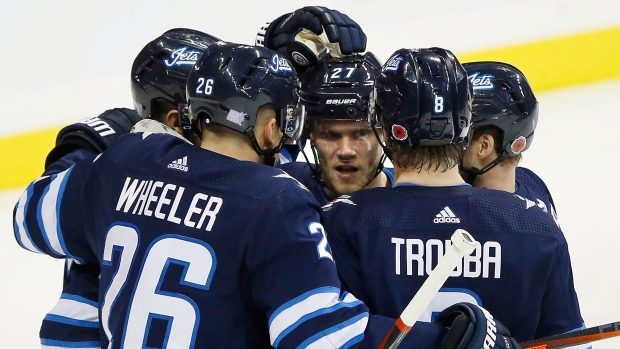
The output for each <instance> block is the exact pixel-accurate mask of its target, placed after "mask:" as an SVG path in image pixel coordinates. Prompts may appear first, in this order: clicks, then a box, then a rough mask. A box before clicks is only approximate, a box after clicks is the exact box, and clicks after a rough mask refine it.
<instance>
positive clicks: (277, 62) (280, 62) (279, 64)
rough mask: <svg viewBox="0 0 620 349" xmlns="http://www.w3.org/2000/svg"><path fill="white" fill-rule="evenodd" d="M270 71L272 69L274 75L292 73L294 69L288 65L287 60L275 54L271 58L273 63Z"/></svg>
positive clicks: (270, 65)
mask: <svg viewBox="0 0 620 349" xmlns="http://www.w3.org/2000/svg"><path fill="white" fill-rule="evenodd" d="M269 69H271V70H272V71H273V72H274V73H279V72H291V71H293V68H291V65H290V64H289V63H288V61H287V60H286V58H284V57H281V56H280V55H277V54H274V55H273V56H272V57H271V63H270V64H269Z"/></svg>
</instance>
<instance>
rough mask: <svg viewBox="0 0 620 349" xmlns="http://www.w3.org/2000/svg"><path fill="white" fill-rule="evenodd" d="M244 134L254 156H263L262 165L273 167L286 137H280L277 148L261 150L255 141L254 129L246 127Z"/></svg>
mask: <svg viewBox="0 0 620 349" xmlns="http://www.w3.org/2000/svg"><path fill="white" fill-rule="evenodd" d="M245 134H246V135H247V136H248V138H249V139H250V142H251V143H252V146H253V147H254V151H255V152H256V154H258V155H261V156H263V164H265V165H267V166H272V167H273V166H275V165H276V156H277V155H278V153H279V152H280V150H282V146H284V138H285V137H286V136H284V135H282V138H280V143H278V145H277V146H275V147H273V148H265V149H261V147H260V145H259V144H258V141H257V140H256V135H255V134H254V127H248V129H247V130H245Z"/></svg>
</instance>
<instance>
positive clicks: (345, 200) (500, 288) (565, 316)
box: [322, 185, 583, 341]
mask: <svg viewBox="0 0 620 349" xmlns="http://www.w3.org/2000/svg"><path fill="white" fill-rule="evenodd" d="M323 210H324V212H323V214H322V222H323V225H324V226H325V229H326V232H327V237H328V240H329V241H330V244H331V246H332V251H333V256H334V259H335V261H336V264H337V266H338V273H339V274H340V277H341V280H342V282H343V285H344V287H345V289H347V290H348V291H350V292H351V293H353V294H354V295H355V296H356V297H358V298H359V299H360V300H362V301H364V302H365V303H366V304H367V305H368V307H369V308H370V310H371V312H372V313H376V314H381V315H386V316H392V317H394V316H398V315H399V314H400V312H401V311H402V310H403V309H404V308H405V306H406V305H407V304H408V302H409V301H410V300H411V298H412V297H413V295H414V294H415V292H416V291H417V290H418V289H419V288H420V287H421V285H422V283H423V282H424V280H425V279H426V277H427V276H428V275H429V274H430V272H431V271H432V269H433V268H434V266H435V265H436V264H437V260H438V258H440V256H443V254H444V251H445V250H446V248H448V246H449V245H450V243H451V242H450V237H451V236H452V234H453V233H454V231H455V230H456V229H457V228H462V229H465V230H467V231H468V232H469V233H471V234H472V236H473V237H474V238H475V239H477V240H478V242H479V245H478V246H477V248H476V250H475V251H474V252H473V253H472V254H471V255H470V256H466V257H465V258H464V261H463V262H462V264H461V265H460V266H459V267H457V268H456V270H455V271H454V272H453V273H452V275H451V277H450V278H449V279H448V280H447V282H446V283H445V285H444V287H443V288H442V290H441V292H439V293H438V294H437V295H436V297H435V298H434V299H433V301H432V303H431V305H430V306H429V307H428V308H427V310H426V312H425V314H424V315H423V317H422V320H423V321H432V319H433V314H436V313H438V312H439V311H441V310H443V309H445V308H446V307H447V306H449V305H452V304H454V303H457V302H463V301H465V302H470V303H477V304H479V305H481V306H484V307H485V308H486V309H487V310H489V311H490V312H491V314H493V316H495V317H497V318H498V319H500V321H502V322H503V323H504V324H505V325H506V326H507V327H508V328H509V329H510V332H511V334H512V335H513V336H514V337H515V338H516V339H517V340H518V341H524V340H529V339H534V338H539V337H543V336H548V335H552V334H558V333H563V332H567V331H570V330H573V329H576V328H581V327H582V325H583V320H582V318H581V315H580V310H579V304H578V301H577V295H576V293H575V289H574V285H573V277H572V269H571V264H570V258H569V253H568V248H567V243H566V241H565V239H564V236H563V235H562V233H561V232H560V230H559V229H558V226H557V225H556V224H555V222H554V220H553V219H552V217H551V216H550V215H549V214H547V213H545V212H543V210H541V209H540V208H539V207H538V206H537V205H528V202H527V200H525V199H521V198H519V197H517V196H515V195H513V194H509V193H505V192H500V191H495V190H489V189H485V188H472V187H471V186H469V185H465V186H454V187H422V186H413V185H397V186H395V187H394V188H374V189H368V190H361V191H359V192H356V193H353V194H351V195H350V196H343V197H340V198H339V199H337V200H335V201H334V202H333V203H331V204H328V205H326V206H324V208H323ZM343 217H346V219H343Z"/></svg>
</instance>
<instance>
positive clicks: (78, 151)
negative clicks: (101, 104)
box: [44, 108, 141, 175]
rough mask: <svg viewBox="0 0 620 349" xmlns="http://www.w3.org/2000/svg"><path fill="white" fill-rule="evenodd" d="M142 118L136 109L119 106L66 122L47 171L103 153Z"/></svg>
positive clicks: (48, 159) (48, 156) (49, 159)
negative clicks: (92, 115) (67, 123)
mask: <svg viewBox="0 0 620 349" xmlns="http://www.w3.org/2000/svg"><path fill="white" fill-rule="evenodd" d="M140 120H141V118H140V116H139V115H138V113H136V112H135V110H131V109H125V108H115V109H110V110H107V111H105V112H104V113H102V114H101V115H99V116H97V117H93V118H87V119H83V120H80V121H78V122H76V123H73V124H71V125H68V126H65V127H64V128H62V129H61V130H60V132H59V133H58V136H57V137H56V145H55V146H54V148H53V149H52V150H51V151H50V152H49V154H48V155H47V158H46V159H45V173H44V174H45V175H50V174H55V173H59V172H62V171H64V170H66V169H68V168H69V167H70V166H71V165H73V164H75V163H76V162H78V161H80V160H82V159H85V158H87V157H92V156H94V155H97V154H101V153H102V152H103V151H104V150H106V149H107V148H108V146H109V145H110V144H112V143H113V142H115V141H116V139H118V137H120V136H121V135H124V134H126V133H129V131H130V130H131V128H132V127H133V125H134V124H135V123H137V122H138V121H140Z"/></svg>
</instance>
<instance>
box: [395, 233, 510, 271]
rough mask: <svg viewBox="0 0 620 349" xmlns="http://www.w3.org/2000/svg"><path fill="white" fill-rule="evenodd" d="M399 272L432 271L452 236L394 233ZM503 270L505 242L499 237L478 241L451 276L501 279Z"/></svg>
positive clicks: (396, 264) (448, 245) (446, 248)
mask: <svg viewBox="0 0 620 349" xmlns="http://www.w3.org/2000/svg"><path fill="white" fill-rule="evenodd" d="M391 243H392V245H393V246H394V253H395V254H394V256H395V266H394V273H395V274H396V275H411V276H425V275H430V274H431V272H432V271H433V268H435V266H436V265H437V261H438V259H439V258H440V256H443V255H444V254H445V251H447V250H448V249H449V247H450V245H451V244H452V242H451V241H450V240H439V239H429V240H427V241H423V240H420V239H409V238H400V237H392V239H391ZM501 274H502V245H501V244H500V243H499V242H497V241H486V242H484V243H483V244H482V245H481V244H480V242H476V248H475V249H474V252H472V253H471V254H470V255H467V256H464V257H463V260H462V261H461V264H459V265H457V267H456V269H454V270H453V271H452V273H451V274H450V276H451V277H459V276H460V277H466V278H483V279H488V278H492V279H499V278H500V276H501Z"/></svg>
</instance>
